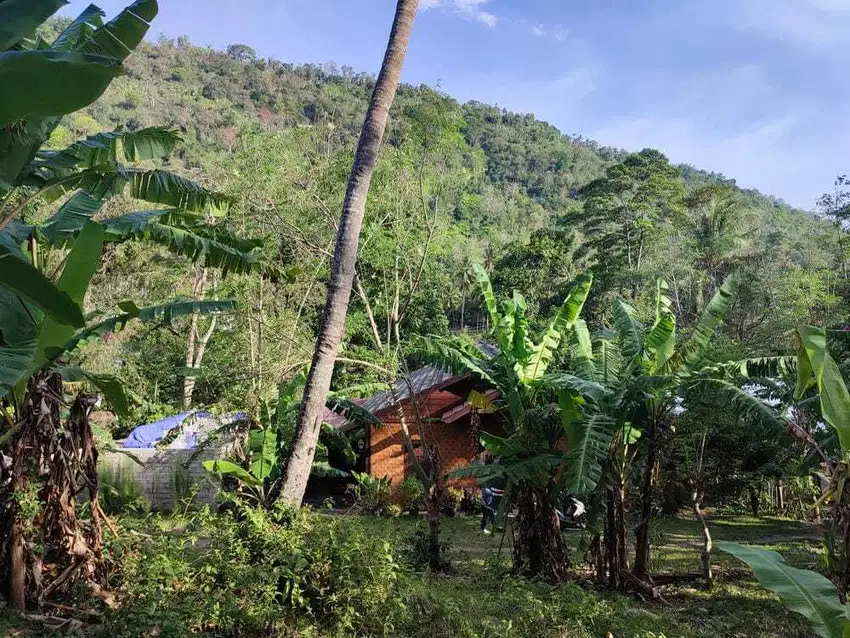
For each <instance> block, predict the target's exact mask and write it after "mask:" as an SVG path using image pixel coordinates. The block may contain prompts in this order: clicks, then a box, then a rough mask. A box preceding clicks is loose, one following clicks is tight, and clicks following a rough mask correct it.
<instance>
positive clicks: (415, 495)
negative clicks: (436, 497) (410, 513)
mask: <svg viewBox="0 0 850 638" xmlns="http://www.w3.org/2000/svg"><path fill="white" fill-rule="evenodd" d="M399 489H400V490H401V497H402V499H403V501H404V507H406V508H407V509H410V510H414V509H418V508H420V507H422V505H423V504H424V502H425V488H424V487H423V486H422V481H420V480H419V479H418V478H417V477H415V476H413V475H412V474H411V475H410V476H407V477H405V479H404V480H403V481H402V482H401V484H400V485H399Z"/></svg>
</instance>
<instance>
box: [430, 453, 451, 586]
mask: <svg viewBox="0 0 850 638" xmlns="http://www.w3.org/2000/svg"><path fill="white" fill-rule="evenodd" d="M428 459H429V461H430V463H429V464H430V466H431V484H430V485H429V486H428V487H427V490H428V491H427V493H426V496H425V508H426V510H427V511H428V567H429V568H430V569H431V571H433V572H440V571H443V569H444V567H446V564H444V560H443V556H442V550H441V548H440V503H441V502H442V500H443V479H442V475H441V474H442V472H441V469H440V457H439V453H438V451H437V447H436V446H435V445H432V446H430V447H429V448H428Z"/></svg>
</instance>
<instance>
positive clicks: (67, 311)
mask: <svg viewBox="0 0 850 638" xmlns="http://www.w3.org/2000/svg"><path fill="white" fill-rule="evenodd" d="M65 4H67V3H66V2H65V0H26V1H24V0H0V94H2V95H3V99H2V100H0V230H3V229H5V228H6V227H7V226H8V225H9V224H10V223H11V222H12V221H13V220H14V219H15V218H16V217H17V216H19V215H20V214H21V212H23V210H24V209H25V208H26V205H27V204H28V203H29V202H30V201H31V199H32V195H33V193H32V192H31V188H30V186H28V185H27V182H28V181H29V178H30V177H31V173H30V171H28V170H26V167H27V166H28V165H29V164H30V163H31V162H32V161H33V160H34V158H35V157H36V154H37V153H38V151H39V149H40V148H41V146H42V145H43V144H44V142H45V141H46V140H47V139H48V138H49V137H50V134H51V133H52V132H53V130H54V129H55V128H56V126H57V125H58V124H59V121H60V119H61V117H62V116H63V115H65V114H67V113H71V112H73V111H76V110H77V109H80V108H82V107H84V106H86V105H88V104H90V103H92V102H93V101H94V100H95V99H97V97H99V96H100V95H101V94H102V93H103V92H104V91H105V90H106V87H107V86H109V83H110V82H111V81H112V80H113V79H114V78H115V77H117V76H118V75H120V74H121V73H122V72H123V67H122V62H123V60H124V59H125V58H126V57H127V55H129V54H130V53H131V52H132V51H133V50H134V49H135V48H136V47H137V46H138V44H139V43H140V42H141V41H142V39H143V38H144V36H145V34H146V33H147V31H148V28H149V26H150V22H151V20H153V18H154V17H155V16H156V14H157V11H158V6H157V3H156V0H137V1H136V2H134V3H133V4H132V5H130V6H129V7H127V8H126V9H125V10H124V11H122V12H121V13H119V14H118V15H117V16H116V17H115V18H114V19H113V20H112V21H110V22H108V23H104V21H103V17H104V15H105V14H104V13H103V11H101V10H100V9H99V8H97V7H96V6H94V5H90V6H89V7H88V8H87V9H86V10H85V11H83V13H82V14H80V16H79V17H77V19H76V20H74V21H72V22H71V24H70V25H68V27H67V28H66V29H65V30H64V31H63V32H62V33H60V34H59V36H58V37H57V38H56V40H55V41H54V42H52V43H48V42H45V41H44V40H43V39H42V38H40V37H39V36H37V35H36V30H37V28H38V27H39V26H40V25H41V24H42V23H43V22H44V21H45V20H47V19H48V18H49V17H50V16H51V15H53V14H54V13H55V12H56V11H57V10H59V9H60V8H61V7H62V6H64V5H65ZM17 256H18V255H16V248H15V244H14V242H10V241H9V238H8V237H0V265H2V267H0V286H3V287H5V288H6V289H7V290H12V291H14V292H15V294H17V295H19V296H20V297H22V298H24V299H26V300H27V301H28V302H29V303H30V304H34V305H35V306H37V307H38V308H39V309H40V310H42V311H44V312H45V313H47V314H48V315H49V316H51V317H53V318H54V319H55V320H57V321H62V322H64V323H66V324H69V325H72V326H75V327H81V326H82V325H83V317H82V313H81V311H80V309H79V306H78V304H75V303H73V301H72V300H71V298H70V297H69V295H68V294H67V293H66V292H64V291H60V290H57V289H56V288H55V287H54V286H52V285H51V283H50V281H49V280H47V279H46V278H45V277H44V276H42V274H41V273H39V272H38V271H37V269H36V268H34V267H32V264H28V263H27V262H26V261H16V257H17Z"/></svg>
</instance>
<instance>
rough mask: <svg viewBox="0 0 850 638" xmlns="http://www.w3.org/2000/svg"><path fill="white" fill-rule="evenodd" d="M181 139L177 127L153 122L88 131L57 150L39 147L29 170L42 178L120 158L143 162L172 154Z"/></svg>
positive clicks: (107, 162)
mask: <svg viewBox="0 0 850 638" xmlns="http://www.w3.org/2000/svg"><path fill="white" fill-rule="evenodd" d="M180 141H181V137H180V135H179V134H178V133H177V132H176V131H172V130H169V129H166V128H162V127H158V126H152V127H149V128H143V129H140V130H138V131H110V132H107V133H97V134H95V135H90V136H88V137H87V138H86V139H84V140H79V141H77V142H74V143H73V144H72V145H71V146H69V147H68V148H65V149H62V150H60V151H40V152H39V153H38V154H37V155H36V158H35V159H34V160H33V161H32V162H31V164H30V167H29V170H30V171H32V172H35V173H37V174H40V175H42V176H43V177H45V178H48V177H51V178H55V177H61V176H65V175H68V174H70V172H71V171H72V170H75V169H76V170H80V169H92V168H96V167H99V166H106V165H118V163H119V162H121V161H122V160H126V161H129V162H142V161H145V160H150V159H160V158H164V157H168V156H169V155H171V153H172V151H173V150H174V147H175V146H176V145H177V144H178V143H179V142H180Z"/></svg>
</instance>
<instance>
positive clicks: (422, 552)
mask: <svg viewBox="0 0 850 638" xmlns="http://www.w3.org/2000/svg"><path fill="white" fill-rule="evenodd" d="M429 542H430V538H429V536H428V526H427V525H425V524H424V523H422V524H419V525H416V526H415V527H414V528H413V529H411V530H410V532H409V533H408V534H407V535H406V536H405V537H404V540H403V543H402V552H403V555H404V558H405V560H406V562H407V564H408V565H410V566H411V567H413V568H414V569H427V568H428V567H429V566H430V558H431V550H430V547H429ZM451 550H452V544H451V542H450V541H448V540H446V538H445V534H441V535H440V557H441V559H442V561H443V563H444V568H446V569H447V568H448V567H449V561H448V560H447V559H446V557H447V556H448V554H449V552H450V551H451Z"/></svg>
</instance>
